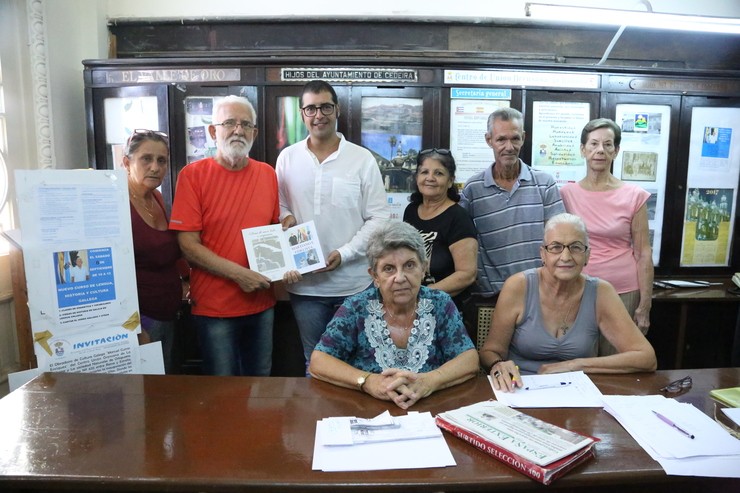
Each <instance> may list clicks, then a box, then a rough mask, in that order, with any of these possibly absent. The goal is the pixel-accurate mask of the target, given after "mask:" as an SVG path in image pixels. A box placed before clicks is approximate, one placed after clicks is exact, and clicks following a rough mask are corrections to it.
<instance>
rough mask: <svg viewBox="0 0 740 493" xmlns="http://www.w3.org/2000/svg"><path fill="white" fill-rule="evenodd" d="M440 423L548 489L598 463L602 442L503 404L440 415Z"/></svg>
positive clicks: (498, 403)
mask: <svg viewBox="0 0 740 493" xmlns="http://www.w3.org/2000/svg"><path fill="white" fill-rule="evenodd" d="M436 421H437V425H438V426H439V427H440V428H442V429H444V430H447V431H449V432H450V433H452V434H453V435H455V436H457V437H458V438H462V439H463V440H465V441H467V442H468V443H470V444H471V445H473V446H475V447H477V448H479V449H480V450H482V451H484V452H486V453H488V454H490V455H492V456H493V457H494V458H496V459H498V460H500V461H501V462H503V463H504V464H507V465H509V466H511V467H513V468H514V469H516V470H518V471H520V472H522V473H524V474H526V475H528V476H529V477H531V478H533V479H535V480H537V481H539V482H541V483H544V484H549V483H550V482H552V481H553V480H554V479H555V478H557V477H560V476H562V475H563V474H565V473H566V472H567V471H569V470H571V469H572V468H573V467H575V466H576V465H578V464H580V463H581V462H583V461H585V460H587V459H589V458H590V457H593V456H594V450H593V445H594V444H595V443H596V442H597V441H598V439H597V438H593V437H589V436H584V435H581V434H579V433H576V432H574V431H570V430H566V429H565V428H561V427H559V426H556V425H553V424H550V423H547V422H545V421H542V420H540V419H537V418H535V417H532V416H529V415H527V414H524V413H521V412H519V411H516V410H514V409H512V408H510V407H508V406H506V405H504V404H502V403H500V402H498V401H485V402H479V403H477V404H473V405H470V406H465V407H461V408H459V409H455V410H452V411H447V412H444V413H440V414H439V415H437V418H436Z"/></svg>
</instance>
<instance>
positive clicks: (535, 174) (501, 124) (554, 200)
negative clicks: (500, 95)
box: [460, 108, 565, 297]
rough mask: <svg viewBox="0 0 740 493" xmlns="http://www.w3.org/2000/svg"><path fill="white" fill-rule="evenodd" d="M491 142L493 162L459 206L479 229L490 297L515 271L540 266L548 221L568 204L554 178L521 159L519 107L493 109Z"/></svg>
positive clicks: (481, 269) (484, 291) (483, 284)
mask: <svg viewBox="0 0 740 493" xmlns="http://www.w3.org/2000/svg"><path fill="white" fill-rule="evenodd" d="M486 142H487V143H488V145H489V146H490V147H491V148H492V149H493V159H494V161H493V164H492V165H491V166H490V167H489V168H487V169H486V170H485V171H482V172H480V173H477V174H475V175H473V176H472V177H471V178H470V179H469V180H468V181H467V182H466V183H465V188H463V192H462V196H461V200H460V205H461V206H462V207H464V208H465V209H467V211H468V213H469V214H470V217H472V218H473V222H474V223H475V227H476V229H477V230H478V245H479V247H478V291H477V294H479V295H482V296H484V297H491V296H493V295H495V294H497V293H498V292H499V291H500V290H501V287H502V286H503V284H504V281H505V280H506V279H507V278H508V277H509V276H510V275H512V274H516V273H517V272H521V271H523V270H526V269H529V268H533V267H537V266H539V265H541V263H542V261H541V259H540V245H542V241H543V239H544V227H545V222H546V221H547V220H548V219H550V217H552V216H554V215H556V214H559V213H561V212H565V207H564V206H563V202H562V200H560V192H559V191H558V187H557V185H556V184H555V180H554V179H553V177H552V176H550V175H549V174H547V173H543V172H541V171H536V170H534V169H532V168H530V167H529V165H528V164H526V163H524V162H523V161H522V160H521V159H519V152H520V151H521V149H522V145H523V144H524V117H523V116H522V114H521V113H520V112H519V111H517V110H515V109H513V108H500V109H497V110H496V111H494V112H493V113H491V115H490V116H489V117H488V131H487V132H486Z"/></svg>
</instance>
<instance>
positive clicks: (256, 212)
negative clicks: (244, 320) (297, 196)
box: [170, 158, 280, 317]
mask: <svg viewBox="0 0 740 493" xmlns="http://www.w3.org/2000/svg"><path fill="white" fill-rule="evenodd" d="M279 213H280V207H279V202H278V189H277V175H276V174H275V170H274V169H273V168H272V166H270V165H269V164H267V163H263V162H260V161H255V160H254V159H250V160H249V164H248V165H247V166H246V167H245V168H244V169H241V170H239V171H230V170H227V169H226V168H224V167H223V166H221V165H220V164H218V162H217V161H216V160H215V159H213V158H206V159H202V160H200V161H196V162H194V163H191V164H189V165H187V166H185V168H183V170H182V171H181V172H180V174H179V176H178V179H177V190H176V192H175V201H174V204H173V205H172V217H171V219H170V229H174V230H178V231H199V232H200V239H201V242H202V243H203V246H205V247H206V248H208V249H209V250H211V251H212V252H214V253H216V254H217V255H219V256H221V257H224V258H226V259H229V260H231V261H232V262H235V263H237V264H239V265H242V266H244V267H249V264H248V262H247V252H246V249H245V247H244V240H243V238H242V232H241V230H242V229H244V228H251V227H255V226H266V225H268V224H275V223H277V222H278V216H279ZM190 296H191V301H192V304H193V306H192V313H194V314H195V315H204V316H208V317H241V316H244V315H252V314H255V313H259V312H262V311H264V310H266V309H268V308H270V307H272V306H274V305H275V295H274V294H273V291H272V289H262V290H258V291H253V292H251V293H245V292H244V291H242V290H241V288H240V287H239V285H237V284H236V283H235V282H233V281H230V280H228V279H225V278H223V277H220V276H216V275H214V274H210V273H208V272H206V271H204V270H202V269H200V268H198V267H195V266H193V269H192V272H191V275H190Z"/></svg>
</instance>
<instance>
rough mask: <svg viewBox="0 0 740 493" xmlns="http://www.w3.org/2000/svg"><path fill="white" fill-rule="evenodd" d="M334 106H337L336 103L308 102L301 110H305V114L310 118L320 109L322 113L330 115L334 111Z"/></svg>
mask: <svg viewBox="0 0 740 493" xmlns="http://www.w3.org/2000/svg"><path fill="white" fill-rule="evenodd" d="M334 108H336V105H334V104H332V103H324V104H320V105H315V104H308V105H306V106H304V107H303V108H301V111H302V112H303V114H304V115H306V116H307V117H309V118H310V117H312V116H316V113H317V112H318V111H319V110H321V114H322V115H326V116H329V115H331V114H332V113H334Z"/></svg>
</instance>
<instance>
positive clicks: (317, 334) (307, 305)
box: [290, 293, 346, 363]
mask: <svg viewBox="0 0 740 493" xmlns="http://www.w3.org/2000/svg"><path fill="white" fill-rule="evenodd" d="M345 298H346V296H332V297H322V296H304V295H302V294H293V293H290V304H291V306H292V307H293V315H294V316H295V320H296V323H297V324H298V331H299V332H300V333H301V343H302V344H303V356H304V357H305V358H306V363H308V362H309V361H310V360H311V353H312V352H313V349H314V348H315V347H316V344H317V343H318V342H319V339H321V335H322V334H323V333H324V331H325V330H326V326H327V325H328V324H329V321H330V320H331V319H332V317H333V316H334V313H336V311H337V308H339V306H340V305H341V304H342V303H343V302H344V299H345Z"/></svg>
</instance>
